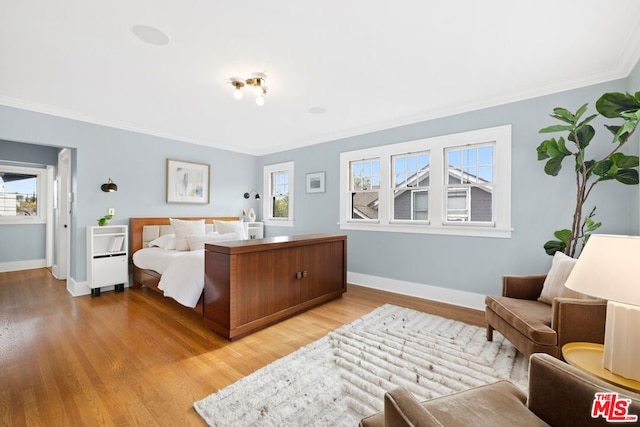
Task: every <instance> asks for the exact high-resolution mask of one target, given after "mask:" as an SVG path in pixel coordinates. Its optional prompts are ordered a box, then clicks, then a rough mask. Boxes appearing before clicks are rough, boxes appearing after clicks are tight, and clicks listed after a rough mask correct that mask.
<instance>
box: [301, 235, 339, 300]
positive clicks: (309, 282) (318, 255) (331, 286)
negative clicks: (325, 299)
mask: <svg viewBox="0 0 640 427" xmlns="http://www.w3.org/2000/svg"><path fill="white" fill-rule="evenodd" d="M297 249H298V250H299V255H298V259H299V261H298V270H297V271H301V272H303V275H304V276H306V277H302V278H301V279H297V280H296V282H297V285H298V288H299V293H300V302H305V301H308V300H311V299H313V298H317V297H320V296H322V295H326V294H327V293H330V292H333V291H339V290H342V289H343V288H344V271H345V270H344V268H345V265H344V263H345V256H344V249H345V248H344V243H343V241H336V242H326V243H322V244H318V245H308V246H302V247H300V248H297ZM304 272H306V275H305V274H304Z"/></svg>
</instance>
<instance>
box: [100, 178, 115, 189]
mask: <svg viewBox="0 0 640 427" xmlns="http://www.w3.org/2000/svg"><path fill="white" fill-rule="evenodd" d="M100 189H101V190H102V191H104V192H105V193H113V192H114V191H118V186H117V185H116V183H115V182H113V180H112V179H111V178H109V181H107V183H106V184H102V185H101V186H100Z"/></svg>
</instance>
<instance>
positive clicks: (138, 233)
mask: <svg viewBox="0 0 640 427" xmlns="http://www.w3.org/2000/svg"><path fill="white" fill-rule="evenodd" d="M171 218H176V219H183V220H187V221H195V220H199V219H204V221H205V222H206V223H207V224H211V223H212V222H213V220H214V219H215V220H219V221H238V220H239V218H238V217H237V216H209V217H171ZM170 224H171V222H170V221H169V217H157V218H129V236H131V252H129V253H130V254H132V255H133V253H134V252H135V251H137V250H138V249H142V227H144V226H145V225H170Z"/></svg>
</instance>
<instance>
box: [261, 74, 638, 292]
mask: <svg viewBox="0 0 640 427" xmlns="http://www.w3.org/2000/svg"><path fill="white" fill-rule="evenodd" d="M636 77H637V76H636ZM626 90H627V79H624V80H617V81H612V82H608V83H604V84H599V85H595V86H590V87H586V88H581V89H577V90H572V91H568V92H563V93H557V94H553V95H549V96H544V97H539V98H535V99H530V100H526V101H521V102H516V103H511V104H507V105H502V106H497V107H493V108H487V109H483V110H479V111H474V112H469V113H465V114H459V115H456V116H451V117H445V118H440V119H435V120H429V121H425V122H421V123H416V124H412V125H407V126H402V127H397V128H393V129H387V130H383V131H379V132H373V133H369V134H365V135H358V136H354V137H351V138H344V139H341V140H337V141H332V142H327V143H324V144H319V145H314V146H310V147H305V148H300V149H296V150H290V151H286V152H280V153H276V154H272V155H268V156H263V157H261V158H260V165H261V166H263V165H268V164H273V163H279V162H284V161H291V160H293V161H295V175H296V176H295V182H296V187H295V195H294V198H295V207H294V208H295V211H294V218H295V226H294V227H293V229H291V228H284V227H282V228H275V227H268V230H267V234H268V235H278V234H290V233H308V232H320V231H323V232H332V233H340V232H341V230H340V228H339V226H338V225H337V222H338V209H339V166H340V153H341V152H343V151H350V150H357V149H362V148H367V147H373V146H379V145H386V144H392V143H398V142H405V141H411V140H416V139H421V138H428V137H432V136H437V135H443V134H451V133H457V132H463V131H469V130H474V129H481V128H487V127H492V126H500V125H505V124H511V125H512V129H513V134H512V202H511V210H512V226H513V228H514V231H513V234H512V237H511V238H509V239H501V238H480V237H456V236H443V235H425V234H404V233H388V232H368V231H347V232H346V234H347V235H348V242H349V243H348V245H349V252H348V253H349V261H348V262H349V265H348V268H349V271H351V272H356V273H361V274H367V275H373V276H379V277H385V278H390V279H396V280H400V281H407V282H414V283H421V284H427V285H432V286H438V287H445V288H450V289H456V290H462V291H469V292H476V293H480V294H486V293H499V292H500V289H501V276H502V275H504V274H529V273H542V272H546V271H548V269H549V266H550V263H551V258H550V257H549V256H548V255H546V253H545V252H544V249H543V247H542V246H543V244H544V242H546V241H547V240H549V239H551V238H553V236H552V233H553V231H554V230H557V229H560V228H568V227H570V225H571V216H572V211H573V207H574V197H575V196H574V195H575V182H574V179H573V176H572V174H571V172H570V170H569V169H570V166H567V165H565V170H563V171H562V173H561V174H560V175H559V176H558V177H555V178H554V177H550V176H548V175H546V174H545V173H544V171H543V165H544V163H543V162H538V161H537V155H536V147H537V146H538V145H539V144H540V142H542V141H543V137H542V136H541V135H540V134H538V130H539V129H541V128H542V127H545V126H548V125H551V124H555V123H554V121H553V120H552V119H551V118H550V117H549V114H550V113H551V112H552V110H553V108H554V107H558V106H562V107H565V108H568V109H570V110H572V111H575V110H577V109H578V108H579V107H580V106H581V105H582V104H583V103H585V102H588V103H589V105H590V111H591V112H595V101H596V100H597V99H598V97H599V96H600V95H601V94H603V93H605V92H613V91H626ZM602 124H603V122H602V121H599V122H598V121H596V122H595V124H594V126H595V128H596V138H595V139H594V141H593V142H592V144H591V146H590V147H589V150H590V152H591V153H592V154H593V157H596V154H601V155H604V154H605V151H606V150H607V149H609V148H610V141H611V139H610V136H609V135H610V134H609V132H608V131H607V130H606V129H605V128H604V127H603V126H602ZM625 151H626V152H627V153H631V154H638V144H637V143H635V144H629V146H628V147H626V150H625ZM318 171H326V192H325V193H321V194H317V193H316V194H305V188H304V182H305V175H306V174H307V173H311V172H318ZM594 204H595V205H597V209H598V215H597V219H598V220H601V221H602V222H603V226H602V228H601V229H600V232H603V233H615V234H638V230H639V223H640V220H639V204H640V201H639V190H638V187H636V186H631V187H629V186H624V185H621V184H618V183H613V182H604V183H600V184H599V185H598V186H597V187H596V188H595V190H594V192H593V193H592V195H591V197H590V200H589V202H588V205H589V206H593V205H594ZM453 254H456V255H453Z"/></svg>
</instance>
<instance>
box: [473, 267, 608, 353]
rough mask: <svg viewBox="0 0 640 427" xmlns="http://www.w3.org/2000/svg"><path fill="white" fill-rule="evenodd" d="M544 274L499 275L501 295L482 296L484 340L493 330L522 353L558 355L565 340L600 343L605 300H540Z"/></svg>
mask: <svg viewBox="0 0 640 427" xmlns="http://www.w3.org/2000/svg"><path fill="white" fill-rule="evenodd" d="M545 277H546V275H530V276H504V277H503V280H502V296H492V295H489V296H487V297H486V298H485V304H486V309H485V315H486V319H487V340H488V341H491V340H492V339H493V331H494V330H496V331H498V332H499V333H500V334H502V335H503V336H504V337H505V338H506V339H507V340H509V341H510V342H511V343H512V344H513V345H514V346H515V347H516V348H517V349H518V350H519V351H520V352H522V353H523V354H524V355H526V356H530V355H531V354H533V353H547V354H550V355H552V356H554V357H557V358H559V359H562V346H563V345H564V344H566V343H570V342H593V343H600V344H602V343H604V328H605V319H606V311H607V303H606V301H604V300H599V299H576V298H560V297H556V298H554V299H553V304H551V305H549V304H546V303H544V302H540V301H538V297H539V296H540V293H541V292H542V286H543V284H544V280H545Z"/></svg>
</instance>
